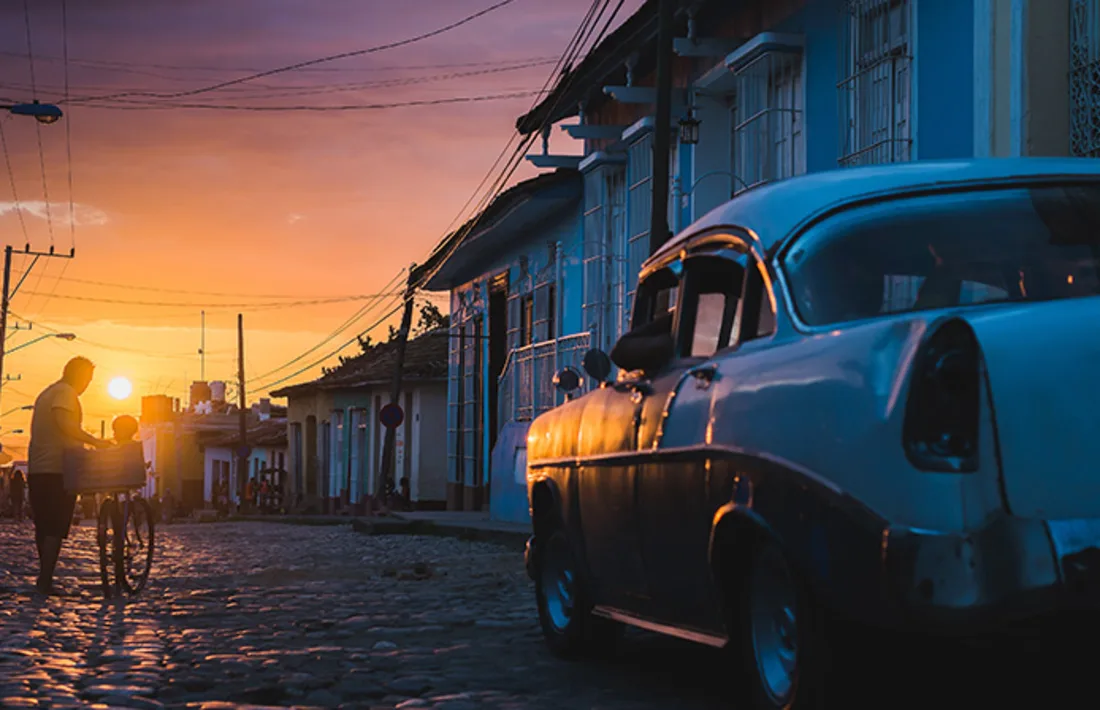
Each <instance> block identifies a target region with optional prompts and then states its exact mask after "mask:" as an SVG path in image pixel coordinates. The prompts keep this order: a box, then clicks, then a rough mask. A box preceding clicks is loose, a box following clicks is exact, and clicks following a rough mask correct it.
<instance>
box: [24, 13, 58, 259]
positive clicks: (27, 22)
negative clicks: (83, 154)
mask: <svg viewBox="0 0 1100 710" xmlns="http://www.w3.org/2000/svg"><path fill="white" fill-rule="evenodd" d="M23 24H24V26H25V27H26V29H27V59H28V61H29V63H30V74H31V98H32V99H34V100H36V101H37V100H38V88H37V86H36V84H37V81H36V80H35V76H34V44H33V43H32V42H31V7H30V0H23ZM34 134H35V137H36V138H37V139H38V163H39V166H40V167H41V168H42V192H43V194H44V195H45V200H46V224H47V225H49V229H50V245H51V246H53V215H52V214H51V209H50V187H49V185H48V184H47V180H46V153H45V151H43V150H42V124H40V123H39V122H38V121H35V124H34Z"/></svg>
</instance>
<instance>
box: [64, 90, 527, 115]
mask: <svg viewBox="0 0 1100 710" xmlns="http://www.w3.org/2000/svg"><path fill="white" fill-rule="evenodd" d="M537 94H538V92H535V91H515V92H511V93H505V94H483V95H481V96H453V97H450V98H446V99H424V100H420V101H395V102H391V103H378V104H343V105H335V106H314V105H309V104H298V105H289V106H242V105H237V104H194V103H168V102H142V101H129V100H127V99H119V100H118V101H115V102H112V103H87V104H83V107H84V108H94V109H106V110H111V111H165V110H171V109H203V110H211V109H212V110H216V111H259V112H286V111H312V112H325V111H378V110H382V109H392V108H405V107H409V106H442V105H445V104H463V103H478V102H482V101H501V100H504V99H522V98H527V97H529V96H535V95H537Z"/></svg>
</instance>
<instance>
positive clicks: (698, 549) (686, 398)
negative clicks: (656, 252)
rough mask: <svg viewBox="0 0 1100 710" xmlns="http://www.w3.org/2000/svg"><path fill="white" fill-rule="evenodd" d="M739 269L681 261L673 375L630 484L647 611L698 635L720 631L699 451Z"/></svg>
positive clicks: (725, 261)
mask: <svg viewBox="0 0 1100 710" xmlns="http://www.w3.org/2000/svg"><path fill="white" fill-rule="evenodd" d="M748 260H749V258H748V256H747V255H746V254H745V253H744V252H743V251H739V250H733V249H721V250H716V251H713V252H704V253H702V254H698V255H695V256H694V257H691V258H689V259H687V260H686V262H685V280H684V294H683V298H682V300H681V306H680V307H681V316H680V319H679V321H678V332H677V336H678V339H677V340H678V348H679V353H678V354H679V367H678V368H676V370H675V372H674V373H670V374H671V375H672V376H670V377H668V378H667V379H665V380H663V381H662V383H661V387H662V389H665V388H667V392H663V393H661V395H660V396H655V397H653V403H654V417H655V418H657V419H658V422H659V423H658V425H657V426H656V427H655V429H654V431H653V433H652V440H651V441H650V442H649V444H648V446H649V449H650V451H651V456H650V457H649V458H648V459H647V461H646V463H645V465H644V467H643V470H642V472H641V474H640V480H639V498H638V516H639V518H640V520H641V529H642V530H643V537H642V541H641V543H642V559H643V562H644V564H645V567H646V570H647V574H648V575H649V582H650V585H651V588H652V590H653V596H654V604H655V606H656V607H657V608H659V609H660V613H661V615H662V619H661V620H662V621H666V622H668V623H670V624H673V625H676V626H678V627H686V628H694V629H698V630H701V631H707V630H711V631H717V630H719V629H720V628H721V623H720V622H721V620H720V619H719V618H718V616H717V613H716V610H717V609H718V605H717V604H715V603H714V601H715V600H714V598H713V590H712V589H711V585H710V574H709V567H708V547H709V541H710V529H711V521H712V518H713V515H714V510H713V508H714V507H715V504H714V500H715V499H716V496H715V490H714V489H715V481H716V477H714V476H712V473H713V471H712V464H713V462H712V461H711V460H710V458H709V454H708V452H707V449H706V445H707V444H708V443H709V441H710V439H709V432H708V428H709V425H710V413H711V401H712V398H713V396H714V392H715V390H716V388H717V386H718V384H719V380H720V378H721V375H720V372H719V367H718V366H719V362H718V360H717V359H715V355H716V354H718V353H719V352H725V351H727V350H728V348H729V347H730V345H731V343H732V342H733V341H734V340H735V338H734V337H733V335H734V334H735V329H736V328H737V325H738V323H740V322H742V318H741V317H740V314H741V309H742V304H743V302H744V300H743V295H744V294H743V292H744V287H745V284H744V282H745V273H746V265H747V263H748ZM658 402H660V407H661V410H662V411H661V412H660V414H659V417H658V415H657V412H656V409H657V405H658ZM646 420H647V421H648V420H649V415H648V414H647V416H646Z"/></svg>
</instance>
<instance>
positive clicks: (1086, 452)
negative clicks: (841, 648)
mask: <svg viewBox="0 0 1100 710" xmlns="http://www.w3.org/2000/svg"><path fill="white" fill-rule="evenodd" d="M1098 294H1100V161H1097V160H1091V159H1037V158H1022V159H985V160H963V161H951V162H938V161H936V162H916V163H911V164H905V165H893V166H883V167H866V168H856V169H846V170H837V171H830V172H823V173H818V174H812V175H806V176H802V177H797V178H793V179H789V180H784V181H781V182H777V183H773V184H770V185H766V186H761V187H757V188H754V189H751V190H748V191H745V192H744V193H742V194H740V195H738V196H737V197H735V198H734V199H733V200H731V201H730V202H728V203H726V204H725V205H723V206H721V207H719V208H717V209H715V210H713V211H712V212H710V213H709V214H708V215H706V216H705V217H703V218H702V219H700V220H699V221H698V222H697V223H695V224H694V225H692V226H691V227H690V228H688V229H687V230H685V231H684V232H682V233H681V234H679V235H678V236H676V237H675V238H674V239H672V240H671V241H670V242H669V243H667V244H666V245H664V246H663V247H662V248H661V249H660V250H659V251H658V252H657V253H656V254H654V255H653V256H652V257H651V258H650V259H649V260H648V261H647V262H646V263H645V265H644V267H643V268H642V270H641V273H640V275H639V286H638V291H637V297H636V300H635V302H634V304H633V310H632V321H631V331H630V332H629V333H627V334H626V335H625V336H624V337H623V338H622V340H620V341H619V343H618V344H617V345H616V347H615V349H614V350H613V352H612V354H611V357H610V360H612V361H614V362H615V364H616V365H617V366H618V368H619V375H618V377H617V379H616V380H615V381H610V380H609V379H608V378H609V375H610V372H611V363H610V362H609V358H608V356H607V355H604V354H603V353H601V352H599V351H592V352H589V353H588V354H587V355H586V357H585V365H584V367H585V370H586V371H587V373H588V375H589V376H591V377H592V378H594V379H595V380H597V381H598V382H599V385H598V386H594V387H593V388H592V389H591V391H589V392H588V393H587V394H584V395H582V396H576V397H575V398H573V399H572V400H570V401H567V402H566V403H565V404H563V405H561V406H559V407H557V408H556V409H553V410H551V411H549V412H547V413H545V414H543V415H542V416H540V417H538V418H537V419H536V420H535V421H534V422H533V423H532V425H531V427H530V430H529V435H528V439H527V465H528V468H527V481H528V493H529V501H530V506H531V516H532V521H533V536H532V537H531V539H530V541H529V543H528V548H527V565H528V572H529V574H530V575H531V577H532V579H533V580H534V581H535V586H536V594H537V600H538V610H539V616H540V621H541V624H542V628H543V631H544V634H545V638H546V640H547V642H548V644H549V646H550V647H551V649H552V650H554V651H555V652H557V653H558V654H560V655H564V656H570V655H575V654H577V653H579V652H583V651H588V650H596V649H599V648H601V647H603V646H604V645H606V644H608V643H610V642H612V641H614V639H615V637H616V633H617V631H618V630H619V629H621V626H622V625H623V624H628V625H633V626H637V627H641V628H643V629H649V630H653V631H658V632H663V633H666V634H670V635H673V636H677V637H681V638H684V639H690V640H693V641H697V642H700V643H703V644H709V645H712V646H716V647H723V648H727V649H728V650H729V651H730V652H732V653H733V654H734V655H735V657H736V659H737V662H738V664H739V668H740V669H741V671H742V672H743V673H744V683H743V684H742V685H743V692H744V694H746V695H747V696H748V700H749V703H748V704H749V706H751V707H764V708H789V707H806V706H808V705H809V704H811V702H812V701H813V698H814V697H815V695H816V694H817V692H818V691H817V690H815V681H816V679H818V678H820V675H821V674H822V673H823V663H824V662H825V661H824V659H825V658H826V657H828V656H830V655H835V653H836V648H837V646H835V645H833V644H832V642H833V641H835V640H836V639H837V636H835V634H840V635H844V634H845V628H846V626H847V625H848V624H849V623H850V624H851V625H852V626H853V627H854V626H855V625H856V624H859V625H864V626H868V627H870V628H873V629H874V628H881V629H901V630H904V629H915V630H920V631H935V630H942V631H945V632H952V633H954V632H963V633H967V634H969V633H976V632H980V631H982V630H984V629H987V628H997V627H998V626H1000V625H1002V624H1004V623H1006V622H1007V621H1008V620H1014V619H1017V618H1020V617H1025V618H1042V617H1043V616H1044V615H1045V614H1047V613H1048V612H1053V611H1055V610H1061V609H1067V608H1071V609H1072V608H1076V607H1080V608H1088V609H1095V608H1096V607H1097V606H1100V593H1098V590H1100V586H1098V584H1097V572H1098V570H1100V549H1098V546H1100V472H1098V467H1100V407H1097V406H1096V404H1095V401H1096V397H1097V393H1098V392H1100V297H1098ZM577 374H578V373H576V371H574V373H573V374H572V375H571V374H570V373H568V372H567V373H559V374H558V376H557V381H558V383H559V386H561V387H563V388H566V389H571V388H575V387H576V385H577V384H578V381H577V380H578V378H577ZM829 634H834V636H831V637H830V636H829ZM826 647H827V650H826Z"/></svg>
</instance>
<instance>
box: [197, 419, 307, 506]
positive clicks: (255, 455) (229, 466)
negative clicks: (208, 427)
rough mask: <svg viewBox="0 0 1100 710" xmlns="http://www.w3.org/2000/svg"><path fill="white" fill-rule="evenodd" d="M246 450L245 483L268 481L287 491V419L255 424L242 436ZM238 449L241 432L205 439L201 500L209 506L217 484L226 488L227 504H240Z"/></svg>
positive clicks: (203, 445)
mask: <svg viewBox="0 0 1100 710" xmlns="http://www.w3.org/2000/svg"><path fill="white" fill-rule="evenodd" d="M245 438H246V442H245V443H246V444H247V446H248V450H249V453H248V470H247V471H245V473H244V479H245V480H246V481H247V480H249V479H254V480H255V481H256V482H257V483H258V482H260V481H262V480H264V479H267V481H268V482H269V483H271V484H272V485H279V486H283V487H284V490H285V487H286V479H287V471H286V461H287V456H286V455H287V420H286V417H278V418H271V419H267V420H264V421H261V422H259V423H258V424H254V425H253V426H251V427H249V428H248V429H247V431H246V433H245ZM240 447H241V436H240V430H239V428H238V430H237V431H231V432H223V433H219V434H217V435H215V436H210V437H206V438H204V440H203V441H202V450H203V460H204V465H203V496H204V499H205V500H206V502H207V503H208V504H210V503H212V502H216V501H214V497H213V492H214V486H215V484H218V483H224V484H227V485H228V490H229V500H230V502H232V503H239V502H240V491H241V489H242V488H243V486H242V485H240V483H241V473H240V471H239V467H240V462H239V458H238V456H239V453H240Z"/></svg>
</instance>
